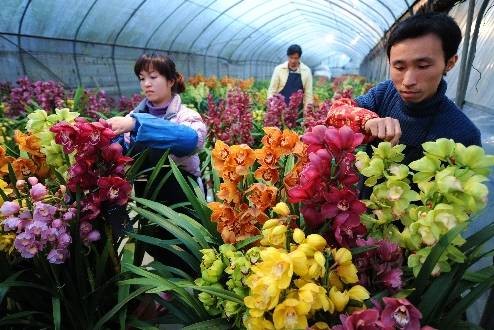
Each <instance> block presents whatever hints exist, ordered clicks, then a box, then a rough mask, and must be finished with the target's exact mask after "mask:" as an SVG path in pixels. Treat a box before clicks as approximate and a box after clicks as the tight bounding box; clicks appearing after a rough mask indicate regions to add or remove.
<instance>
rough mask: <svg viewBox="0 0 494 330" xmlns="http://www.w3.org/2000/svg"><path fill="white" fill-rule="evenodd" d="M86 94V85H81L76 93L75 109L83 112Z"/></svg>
mask: <svg viewBox="0 0 494 330" xmlns="http://www.w3.org/2000/svg"><path fill="white" fill-rule="evenodd" d="M83 96H84V87H82V86H79V87H77V89H76V90H75V93H74V106H73V107H72V109H73V111H75V112H79V113H81V112H82V111H83V110H84V105H83V104H82V99H83Z"/></svg>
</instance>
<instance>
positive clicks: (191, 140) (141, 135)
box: [131, 113, 198, 156]
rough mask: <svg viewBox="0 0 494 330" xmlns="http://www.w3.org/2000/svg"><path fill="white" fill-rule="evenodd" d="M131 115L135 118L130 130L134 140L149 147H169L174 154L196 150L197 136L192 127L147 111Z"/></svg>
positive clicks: (188, 153) (184, 154)
mask: <svg viewBox="0 0 494 330" xmlns="http://www.w3.org/2000/svg"><path fill="white" fill-rule="evenodd" d="M131 116H132V117H133V118H135V120H136V125H135V127H134V130H133V132H132V137H133V140H134V141H135V142H140V143H143V144H145V145H146V146H148V147H149V148H154V149H170V152H171V153H172V154H174V155H176V156H187V155H190V154H192V153H194V151H195V150H196V147H197V140H198V136H197V132H196V131H195V130H194V129H192V128H190V127H188V126H185V125H181V124H177V123H172V122H170V121H169V120H167V119H163V118H159V117H156V116H153V115H151V114H149V113H133V114H131Z"/></svg>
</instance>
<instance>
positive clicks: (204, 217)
mask: <svg viewBox="0 0 494 330" xmlns="http://www.w3.org/2000/svg"><path fill="white" fill-rule="evenodd" d="M170 165H171V167H172V171H173V174H174V175H175V179H176V180H177V182H178V184H179V185H180V188H182V190H183V192H184V194H185V196H187V199H188V201H189V202H190V204H191V205H192V207H193V208H194V210H195V211H196V212H197V214H198V215H199V218H200V219H201V222H202V224H203V226H204V227H205V228H208V224H209V223H210V222H211V220H210V219H209V217H210V213H211V212H210V211H209V208H208V207H207V205H203V204H201V202H200V201H199V199H198V198H197V197H196V196H195V195H194V193H193V192H192V190H191V189H190V186H189V185H188V184H187V182H186V181H185V179H184V177H183V175H182V173H181V172H180V170H179V169H178V167H177V165H176V164H175V162H174V161H173V159H171V158H170ZM215 230H216V229H215Z"/></svg>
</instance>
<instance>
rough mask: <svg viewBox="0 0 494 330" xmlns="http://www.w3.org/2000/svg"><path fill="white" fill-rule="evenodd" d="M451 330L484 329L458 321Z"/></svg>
mask: <svg viewBox="0 0 494 330" xmlns="http://www.w3.org/2000/svg"><path fill="white" fill-rule="evenodd" d="M451 330H484V328H482V327H481V326H478V325H476V324H473V323H471V322H468V321H458V322H456V323H455V324H454V325H453V328H452V329H451Z"/></svg>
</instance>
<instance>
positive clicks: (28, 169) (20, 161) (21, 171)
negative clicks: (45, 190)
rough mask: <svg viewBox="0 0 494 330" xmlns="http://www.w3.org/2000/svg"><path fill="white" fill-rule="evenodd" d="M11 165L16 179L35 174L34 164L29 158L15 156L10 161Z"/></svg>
mask: <svg viewBox="0 0 494 330" xmlns="http://www.w3.org/2000/svg"><path fill="white" fill-rule="evenodd" d="M12 167H13V168H14V172H15V175H16V177H17V178H18V179H24V178H27V177H30V176H32V175H35V174H36V165H35V164H34V162H33V161H32V160H31V159H27V158H17V159H16V160H14V162H13V163H12Z"/></svg>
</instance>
